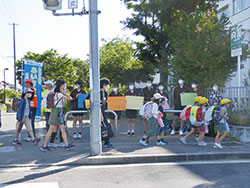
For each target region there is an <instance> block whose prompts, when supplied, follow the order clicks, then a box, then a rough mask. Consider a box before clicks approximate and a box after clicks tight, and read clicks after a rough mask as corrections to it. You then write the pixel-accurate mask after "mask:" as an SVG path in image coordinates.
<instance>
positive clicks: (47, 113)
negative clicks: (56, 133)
mask: <svg viewBox="0 0 250 188" xmlns="http://www.w3.org/2000/svg"><path fill="white" fill-rule="evenodd" d="M44 84H45V90H44V91H43V100H42V108H43V112H44V115H45V121H46V129H47V131H48V130H49V117H50V113H51V109H48V108H47V96H48V94H49V93H51V92H53V91H54V89H53V86H54V83H53V82H52V81H51V80H48V81H46V82H45V83H44Z"/></svg>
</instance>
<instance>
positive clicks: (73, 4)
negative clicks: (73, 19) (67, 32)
mask: <svg viewBox="0 0 250 188" xmlns="http://www.w3.org/2000/svg"><path fill="white" fill-rule="evenodd" d="M68 8H69V9H77V8H78V0H68Z"/></svg>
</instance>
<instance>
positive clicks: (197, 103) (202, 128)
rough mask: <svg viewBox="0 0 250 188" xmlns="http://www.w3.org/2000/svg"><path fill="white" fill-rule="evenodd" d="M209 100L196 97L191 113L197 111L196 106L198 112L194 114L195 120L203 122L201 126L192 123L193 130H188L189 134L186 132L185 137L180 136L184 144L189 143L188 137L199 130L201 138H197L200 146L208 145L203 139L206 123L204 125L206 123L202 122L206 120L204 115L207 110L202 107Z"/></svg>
mask: <svg viewBox="0 0 250 188" xmlns="http://www.w3.org/2000/svg"><path fill="white" fill-rule="evenodd" d="M207 102H208V99H207V98H205V97H201V96H198V97H196V98H195V105H194V106H193V107H192V109H191V113H192V111H193V110H194V111H195V108H196V114H195V115H194V117H195V121H197V122H201V123H200V126H194V125H192V129H191V131H190V132H188V134H186V135H185V136H184V137H181V138H180V141H181V142H182V143H183V144H187V142H186V139H187V138H188V137H189V136H190V135H192V134H193V133H195V131H196V130H198V132H199V138H196V139H195V140H196V141H197V142H198V146H206V145H207V143H205V142H204V141H203V139H204V135H205V125H204V123H203V124H202V122H203V120H204V115H205V112H204V111H203V108H202V107H203V106H205V104H206V103H207Z"/></svg>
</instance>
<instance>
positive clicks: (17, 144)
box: [12, 140, 22, 146]
mask: <svg viewBox="0 0 250 188" xmlns="http://www.w3.org/2000/svg"><path fill="white" fill-rule="evenodd" d="M12 144H13V145H15V146H20V145H22V144H21V142H19V141H18V140H14V141H13V142H12Z"/></svg>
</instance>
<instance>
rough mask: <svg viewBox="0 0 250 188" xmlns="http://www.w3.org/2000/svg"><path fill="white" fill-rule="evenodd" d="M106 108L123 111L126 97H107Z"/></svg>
mask: <svg viewBox="0 0 250 188" xmlns="http://www.w3.org/2000/svg"><path fill="white" fill-rule="evenodd" d="M108 110H113V111H125V110H126V97H108Z"/></svg>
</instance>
